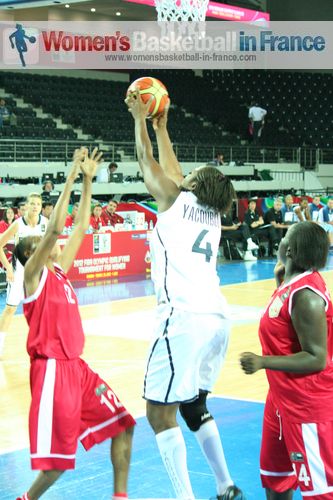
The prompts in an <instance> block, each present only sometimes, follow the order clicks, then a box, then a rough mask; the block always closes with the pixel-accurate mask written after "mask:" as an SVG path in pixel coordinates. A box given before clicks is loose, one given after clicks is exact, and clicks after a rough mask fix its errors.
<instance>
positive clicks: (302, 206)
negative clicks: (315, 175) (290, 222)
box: [295, 196, 311, 222]
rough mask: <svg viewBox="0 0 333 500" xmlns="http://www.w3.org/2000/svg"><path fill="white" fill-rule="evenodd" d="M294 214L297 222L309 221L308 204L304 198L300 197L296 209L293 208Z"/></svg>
mask: <svg viewBox="0 0 333 500" xmlns="http://www.w3.org/2000/svg"><path fill="white" fill-rule="evenodd" d="M295 214H296V215H297V217H298V221H299V222H303V221H305V220H311V214H310V207H309V202H308V199H307V197H306V196H302V197H301V199H300V201H299V205H298V207H295Z"/></svg>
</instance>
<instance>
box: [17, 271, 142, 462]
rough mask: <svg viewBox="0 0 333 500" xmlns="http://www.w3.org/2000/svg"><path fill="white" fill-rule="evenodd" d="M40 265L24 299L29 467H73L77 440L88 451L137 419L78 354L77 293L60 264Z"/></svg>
mask: <svg viewBox="0 0 333 500" xmlns="http://www.w3.org/2000/svg"><path fill="white" fill-rule="evenodd" d="M54 269H55V272H54V273H53V272H52V271H50V270H49V269H47V267H44V269H43V272H42V277H41V280H40V283H39V286H38V288H37V290H36V292H35V293H34V294H33V295H32V296H30V297H27V298H26V299H25V300H24V302H23V309H24V314H25V317H26V319H27V322H28V324H29V334H28V340H27V351H28V353H29V355H30V358H31V368H30V387H31V396H32V401H31V406H30V415H29V432H30V452H31V464H32V468H33V469H39V470H50V469H59V470H66V469H73V468H74V466H75V453H76V449H77V443H78V440H80V441H81V442H82V444H83V446H84V447H85V449H86V450H88V449H89V448H91V447H92V446H93V445H94V444H96V443H101V442H102V441H104V440H105V439H108V438H112V437H114V436H116V435H118V434H119V433H120V432H123V431H124V430H125V429H127V428H128V427H132V426H133V425H134V424H135V421H134V420H133V418H132V417H131V415H130V414H129V413H128V411H127V410H126V409H125V408H124V406H123V405H122V404H121V403H120V402H119V400H118V399H117V396H116V395H115V394H114V392H113V391H112V389H111V388H110V387H109V386H108V384H107V383H106V382H105V381H104V380H102V379H101V378H100V377H99V376H98V375H97V374H96V373H94V372H93V371H92V370H91V369H90V368H89V366H88V365H87V364H86V363H85V362H84V361H83V360H82V359H80V358H79V356H80V354H81V352H82V349H83V345H84V334H83V329H82V322H81V318H80V314H79V309H78V302H77V297H76V295H75V292H74V290H73V288H72V286H71V284H70V282H69V281H68V279H67V276H66V274H65V273H64V272H63V271H62V269H61V268H60V267H59V266H57V265H56V264H55V265H54Z"/></svg>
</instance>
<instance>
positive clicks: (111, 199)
mask: <svg viewBox="0 0 333 500" xmlns="http://www.w3.org/2000/svg"><path fill="white" fill-rule="evenodd" d="M111 201H112V203H115V204H116V205H118V202H117V200H114V199H113V198H110V199H109V201H108V203H111Z"/></svg>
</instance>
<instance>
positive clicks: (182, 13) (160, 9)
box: [155, 0, 209, 21]
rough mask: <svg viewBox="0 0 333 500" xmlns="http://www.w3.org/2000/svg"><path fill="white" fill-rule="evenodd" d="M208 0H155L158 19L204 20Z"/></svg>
mask: <svg viewBox="0 0 333 500" xmlns="http://www.w3.org/2000/svg"><path fill="white" fill-rule="evenodd" d="M208 2H209V0H155V7H156V10H157V20H158V21H204V20H205V18H206V12H207V7H208Z"/></svg>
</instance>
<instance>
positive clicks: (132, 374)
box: [0, 271, 333, 453]
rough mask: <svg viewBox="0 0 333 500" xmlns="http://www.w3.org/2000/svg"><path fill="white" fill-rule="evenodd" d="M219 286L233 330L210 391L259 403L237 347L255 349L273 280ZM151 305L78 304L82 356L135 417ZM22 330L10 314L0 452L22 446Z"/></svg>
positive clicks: (259, 383) (0, 389)
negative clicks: (83, 340)
mask: <svg viewBox="0 0 333 500" xmlns="http://www.w3.org/2000/svg"><path fill="white" fill-rule="evenodd" d="M323 275H324V277H325V279H326V280H327V283H328V286H329V288H330V289H331V290H333V272H332V271H328V272H324V273H323ZM221 290H222V292H223V293H224V295H225V296H226V298H227V300H228V302H229V304H230V305H231V306H232V315H233V328H232V335H231V340H230V345H229V350H228V355H227V358H226V361H225V365H224V368H223V370H222V372H221V374H220V377H219V380H218V382H217V384H216V387H215V393H216V394H219V395H223V396H229V397H233V398H240V399H249V400H255V401H264V399H265V395H266V391H267V382H266V378H265V373H264V372H260V373H257V374H255V375H253V376H246V375H244V374H243V373H242V371H241V369H240V367H239V361H238V360H239V354H240V353H241V352H243V351H248V350H250V351H254V352H258V353H260V346H259V341H258V335H257V329H258V321H259V317H260V312H261V310H262V309H263V307H264V306H265V304H266V303H267V301H268V299H269V297H270V295H271V293H272V291H273V290H274V281H273V280H271V279H269V280H261V281H255V282H251V283H242V284H234V285H227V286H224V287H221ZM154 307H155V298H154V297H153V296H148V297H140V298H132V299H126V300H118V301H112V302H108V303H101V304H94V305H87V306H83V307H81V314H82V318H83V322H84V329H85V333H86V345H85V351H84V355H83V357H84V359H85V360H86V361H87V362H88V363H89V364H90V365H91V367H92V368H93V369H94V370H95V371H97V372H98V373H99V374H100V375H101V376H102V377H103V378H105V379H106V381H107V382H108V383H110V385H111V387H112V388H113V389H114V390H115V392H116V393H117V394H118V396H119V397H120V399H121V400H122V401H123V403H124V404H125V405H126V406H127V407H128V409H129V410H130V411H131V412H132V413H133V414H134V415H135V416H139V415H142V414H144V411H145V403H144V401H143V399H142V398H141V389H142V380H143V375H144V369H145V359H146V352H147V349H148V345H149V334H150V332H151V329H152V326H153V318H154ZM26 334H27V326H26V323H25V319H24V317H23V316H22V315H18V316H16V317H15V318H14V321H13V324H12V326H11V329H10V333H9V335H8V337H7V339H6V345H5V352H4V357H3V361H2V362H0V453H4V452H5V451H10V450H17V449H22V448H26V447H28V425H27V422H28V409H29V402H30V392H29V359H28V356H27V353H26V351H25V340H26Z"/></svg>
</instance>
